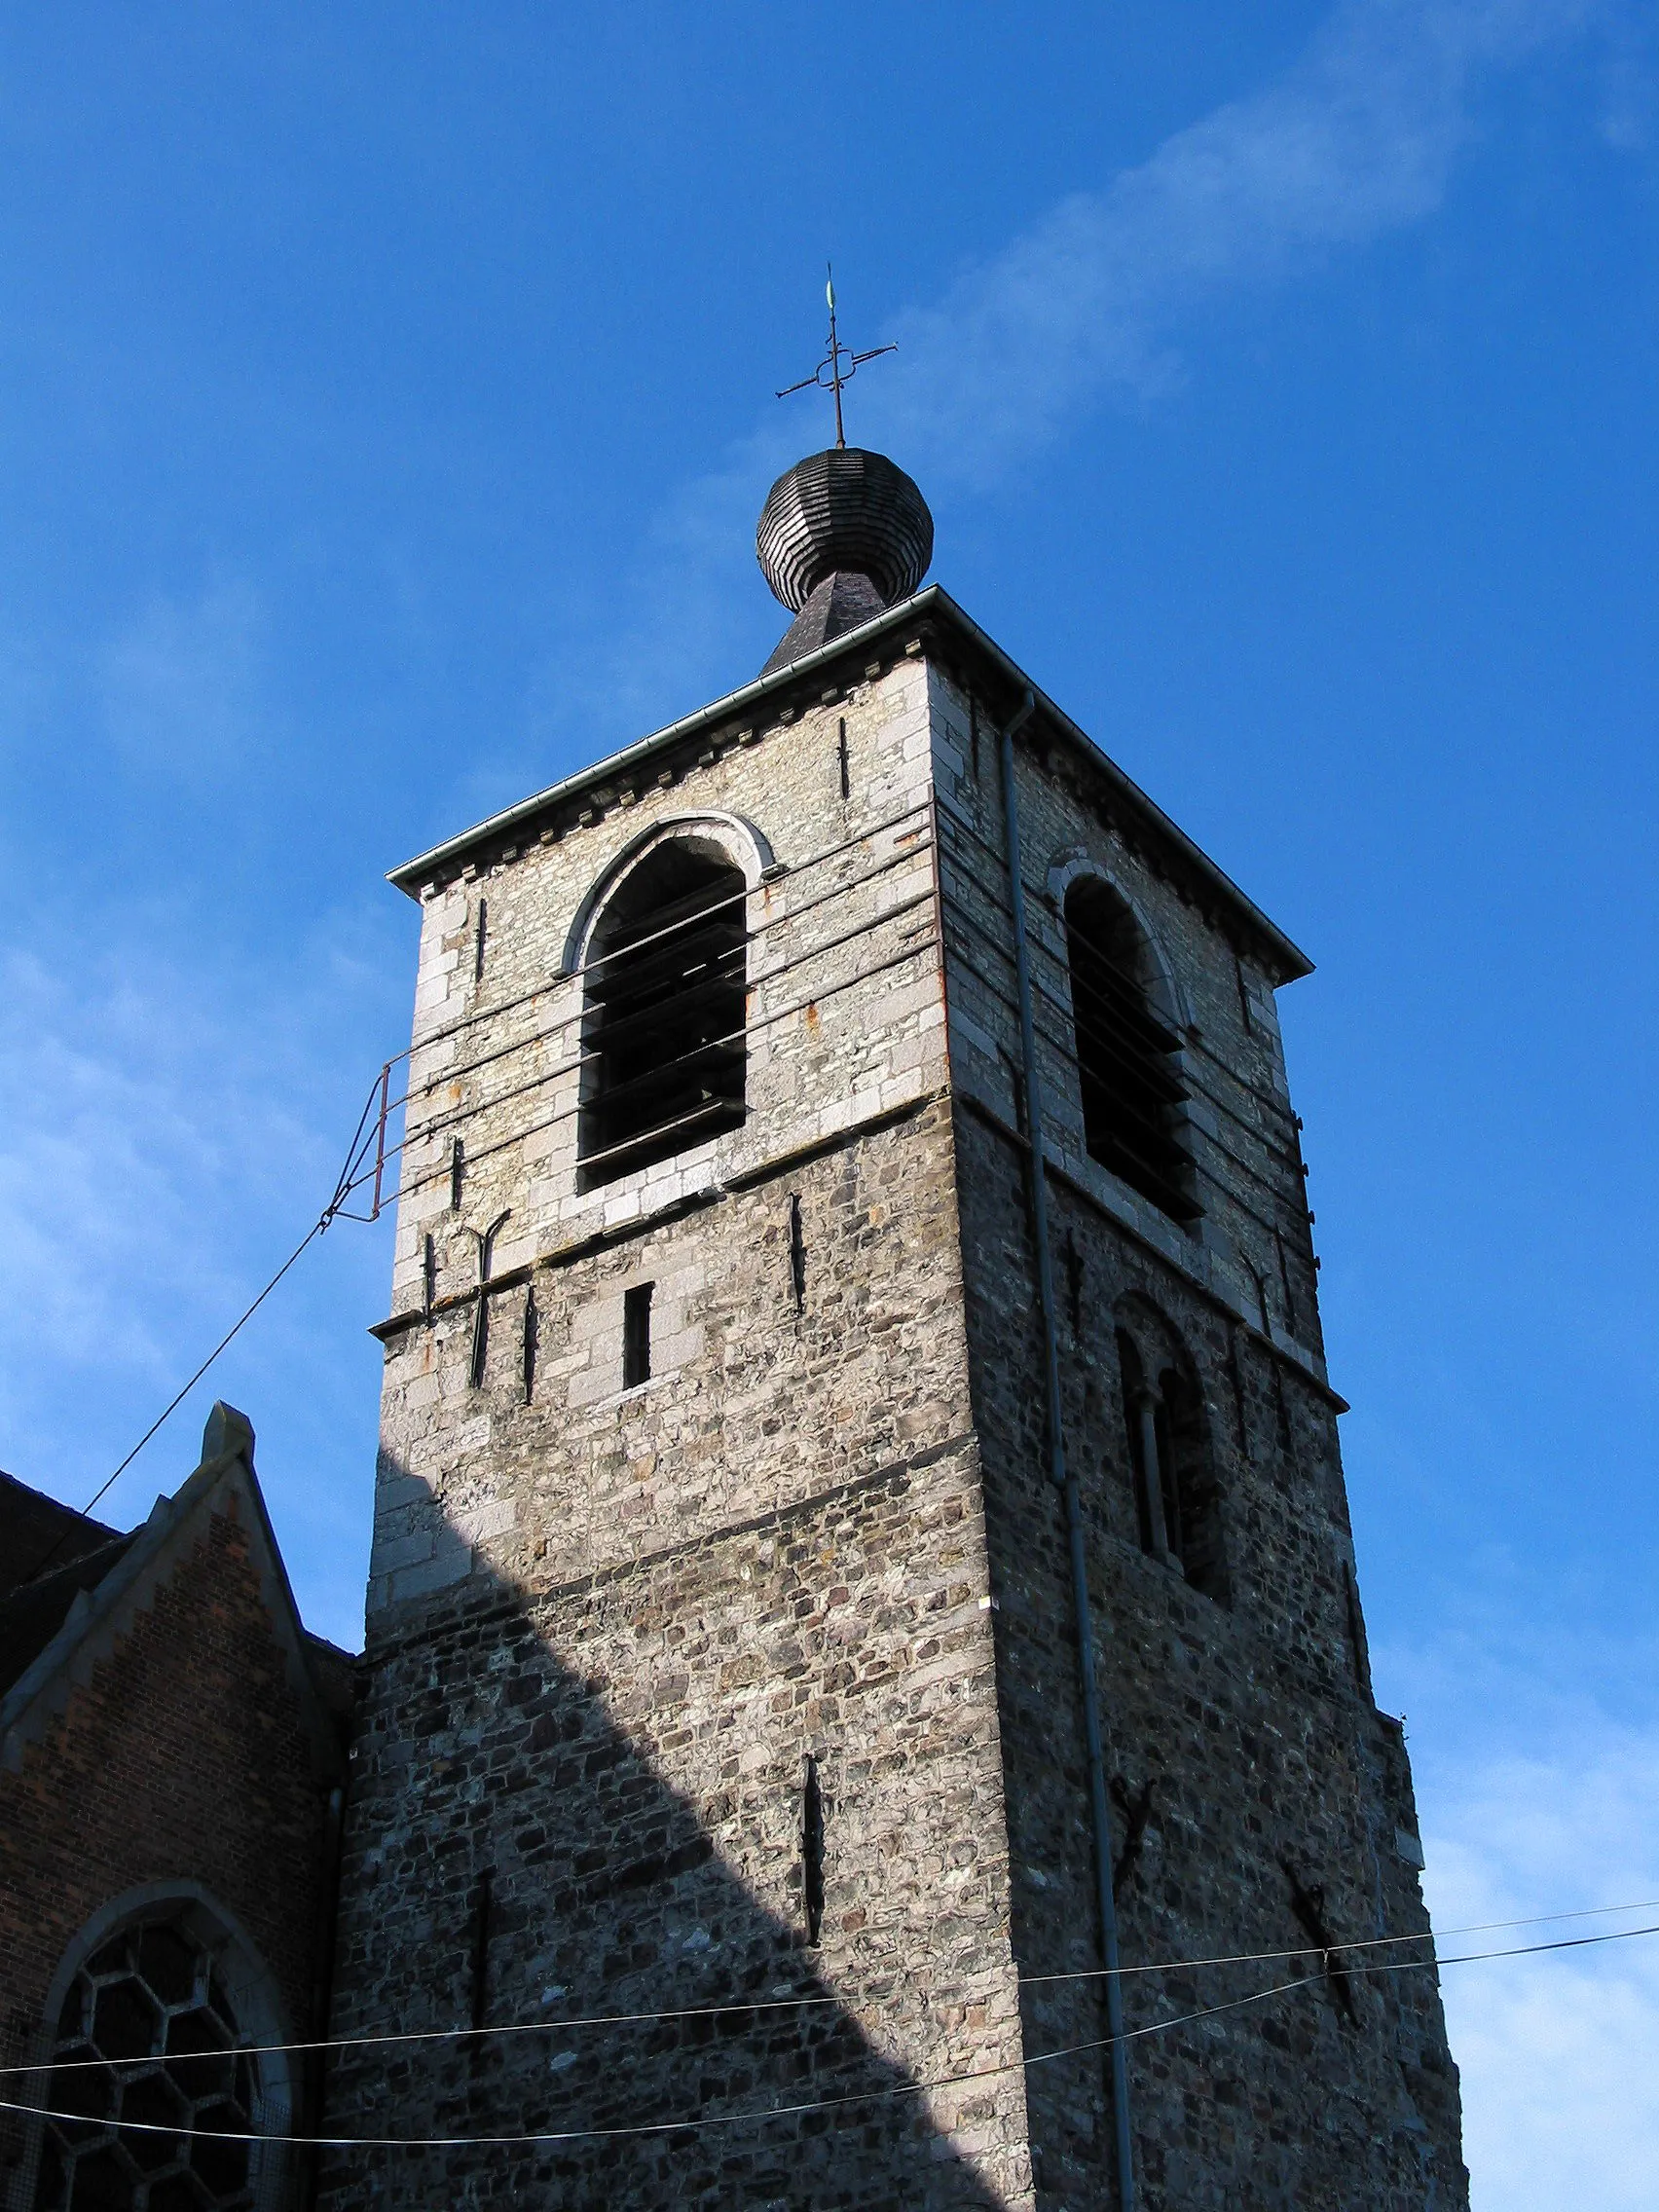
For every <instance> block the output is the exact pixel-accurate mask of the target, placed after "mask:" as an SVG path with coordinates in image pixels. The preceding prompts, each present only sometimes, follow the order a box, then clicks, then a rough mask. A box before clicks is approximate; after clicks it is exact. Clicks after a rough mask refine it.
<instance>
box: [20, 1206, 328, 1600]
mask: <svg viewBox="0 0 1659 2212" xmlns="http://www.w3.org/2000/svg"><path fill="white" fill-rule="evenodd" d="M332 1219H333V1212H332V1210H330V1211H327V1212H324V1213H323V1214H322V1215H321V1216H319V1218H318V1219H317V1220H315V1221H313V1224H312V1226H311V1227H310V1229H308V1230H307V1231H306V1233H305V1235H303V1236H302V1237H301V1238H300V1241H299V1242H298V1243H297V1244H296V1245H295V1246H294V1249H293V1250H292V1251H291V1252H290V1253H289V1254H288V1257H287V1258H286V1259H285V1260H284V1261H283V1262H282V1265H281V1266H280V1267H279V1268H278V1269H277V1270H276V1273H275V1274H274V1275H273V1276H272V1277H271V1280H270V1281H269V1282H268V1283H267V1284H266V1286H265V1288H264V1289H263V1290H262V1291H261V1292H260V1294H259V1296H258V1297H257V1298H256V1299H255V1300H254V1301H253V1303H252V1304H251V1305H250V1306H248V1307H247V1308H245V1309H244V1310H243V1311H242V1312H241V1313H240V1315H239V1316H238V1318H237V1319H236V1320H235V1321H234V1322H233V1323H232V1324H231V1326H230V1328H228V1329H227V1330H226V1331H225V1333H224V1335H223V1336H222V1337H221V1338H220V1339H219V1341H218V1343H217V1344H216V1345H215V1346H213V1348H212V1350H211V1351H210V1352H209V1353H208V1354H207V1357H206V1358H205V1359H204V1360H203V1362H202V1365H201V1366H200V1367H199V1368H198V1369H197V1370H196V1373H195V1374H194V1375H193V1376H192V1377H191V1378H190V1381H189V1382H188V1383H185V1384H184V1385H183V1387H182V1388H181V1389H179V1390H178V1391H176V1392H175V1393H174V1395H173V1396H172V1397H171V1398H170V1399H169V1400H168V1402H167V1403H166V1406H164V1407H163V1409H162V1411H161V1412H160V1413H159V1414H158V1415H157V1416H156V1418H155V1419H154V1420H153V1421H152V1422H151V1423H150V1425H149V1427H148V1428H147V1429H146V1430H145V1431H144V1433H143V1435H142V1436H141V1437H140V1438H139V1439H138V1441H137V1443H136V1444H135V1445H133V1447H132V1449H131V1451H130V1452H129V1453H128V1455H127V1456H126V1458H125V1459H123V1460H122V1462H121V1464H120V1466H119V1467H117V1468H116V1470H115V1473H114V1474H113V1475H109V1476H107V1477H106V1478H105V1480H104V1481H103V1482H102V1483H101V1484H100V1485H99V1486H98V1488H97V1489H96V1490H95V1491H94V1492H93V1493H92V1496H91V1497H90V1498H89V1499H88V1500H87V1502H86V1504H85V1505H83V1506H81V1507H80V1508H79V1510H78V1511H77V1513H76V1515H75V1518H74V1520H72V1521H68V1522H66V1523H65V1524H64V1526H63V1527H62V1528H61V1529H60V1530H58V1532H57V1535H56V1537H55V1540H54V1542H53V1544H52V1546H51V1548H50V1549H49V1550H48V1551H46V1552H44V1553H43V1554H42V1555H41V1558H40V1560H39V1562H38V1564H37V1565H36V1566H35V1567H34V1568H33V1569H32V1571H31V1572H30V1573H29V1574H28V1575H27V1576H26V1577H25V1578H24V1579H25V1580H27V1581H30V1582H33V1581H36V1580H38V1579H39V1577H40V1576H41V1575H42V1574H43V1573H44V1572H45V1570H46V1568H47V1567H50V1566H51V1564H52V1562H53V1561H54V1560H55V1558H56V1557H57V1554H58V1553H59V1552H60V1551H61V1550H62V1549H63V1546H64V1545H65V1544H66V1543H67V1542H68V1540H69V1531H70V1530H71V1529H72V1528H73V1527H74V1526H75V1522H76V1521H89V1520H91V1518H92V1508H93V1507H94V1506H95V1505H96V1504H98V1502H99V1501H100V1500H101V1499H102V1498H103V1497H105V1496H106V1495H107V1494H108V1493H109V1492H110V1491H111V1490H113V1489H114V1487H115V1485H116V1483H117V1482H118V1481H119V1480H120V1479H121V1477H122V1476H123V1475H124V1474H125V1473H126V1472H127V1470H128V1468H129V1467H130V1466H131V1464H132V1462H133V1460H134V1459H136V1458H137V1456H138V1455H139V1453H140V1452H142V1451H143V1449H144V1447H145V1445H146V1444H148V1443H149V1441H150V1439H151V1437H152V1436H154V1435H155V1433H156V1431H157V1430H158V1429H159V1428H160V1427H161V1426H162V1425H163V1423H164V1422H165V1421H166V1420H167V1419H170V1418H171V1416H172V1415H173V1414H175V1413H176V1412H177V1411H178V1409H179V1407H180V1406H181V1405H183V1403H184V1401H185V1399H186V1398H188V1397H189V1395H190V1393H191V1391H192V1390H194V1389H195V1387H196V1385H197V1383H200V1382H201V1380H202V1378H203V1376H204V1375H205V1374H206V1372H207V1370H208V1369H209V1368H210V1367H211V1366H212V1364H213V1362H214V1361H215V1360H216V1359H217V1358H218V1356H219V1354H220V1353H221V1352H222V1351H223V1350H224V1349H225V1348H226V1346H228V1345H230V1344H231V1343H232V1342H233V1341H234V1340H235V1339H236V1338H237V1337H238V1336H240V1334H241V1331H242V1330H243V1329H244V1328H245V1327H246V1325H247V1323H248V1322H249V1321H251V1320H252V1319H253V1316H254V1315H255V1314H256V1313H257V1312H258V1311H259V1309H260V1308H261V1307H262V1306H263V1305H264V1304H265V1301H266V1300H267V1299H268V1298H269V1297H270V1296H271V1293H272V1292H273V1291H274V1290H275V1289H276V1285H277V1284H278V1283H279V1282H280V1281H281V1280H282V1277H283V1276H284V1275H285V1274H286V1273H287V1272H288V1270H289V1269H290V1268H291V1267H292V1266H293V1265H294V1263H295V1261H296V1260H298V1259H299V1257H300V1255H301V1253H302V1252H304V1251H305V1249H306V1247H307V1246H308V1245H309V1244H310V1243H311V1242H312V1240H313V1237H317V1236H320V1235H322V1233H323V1231H324V1230H325V1229H326V1228H327V1227H328V1224H329V1222H330V1221H331V1220H332Z"/></svg>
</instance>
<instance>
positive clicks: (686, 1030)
mask: <svg viewBox="0 0 1659 2212" xmlns="http://www.w3.org/2000/svg"><path fill="white" fill-rule="evenodd" d="M745 900H746V886H745V883H744V878H743V873H742V870H741V869H739V868H736V867H734V866H732V865H731V864H730V862H728V861H726V860H724V859H722V858H719V857H717V856H715V855H713V854H711V853H709V852H708V851H707V850H705V849H703V848H701V847H698V846H695V845H693V844H691V843H690V842H689V841H688V840H685V839H681V838H675V839H671V840H670V842H669V843H667V844H665V845H659V846H658V847H657V849H656V851H655V852H653V853H651V854H650V855H649V856H648V857H647V858H646V859H645V860H644V861H642V862H641V863H640V865H639V866H638V867H636V868H635V869H634V870H633V872H632V873H631V874H630V875H628V876H627V877H626V878H625V880H624V881H623V883H622V885H621V887H620V889H619V890H618V891H617V893H616V895H615V896H614V898H613V899H612V900H611V902H610V903H609V905H608V907H607V908H606V911H605V914H604V916H603V918H602V920H601V922H600V925H599V927H598V928H597V929H596V930H595V931H594V934H593V937H592V940H590V944H589V949H588V954H587V960H586V974H587V992H586V1003H585V1006H584V1011H583V1022H582V1053H583V1060H584V1063H585V1064H584V1097H583V1102H582V1112H581V1125H580V1157H581V1163H582V1164H581V1172H582V1179H583V1183H584V1186H585V1187H586V1188H588V1189H592V1188H593V1187H594V1186H595V1185H597V1184H600V1183H609V1182H613V1181H614V1180H615V1179H616V1177H617V1176H619V1175H626V1174H628V1173H629V1172H630V1171H631V1170H632V1169H635V1168H639V1167H648V1166H650V1165H651V1164H652V1163H653V1162H654V1161H659V1160H671V1159H672V1158H673V1157H674V1155H675V1154H676V1153H679V1152H683V1151H685V1150H686V1149H687V1147H688V1146H691V1145H694V1144H700V1143H702V1142H703V1141H704V1139H705V1138H708V1137H712V1136H717V1135H719V1133H720V1132H721V1131H722V1130H725V1129H734V1128H738V1127H740V1126H741V1124H742V1123H743V1118H744V1113H745V1104H746V1101H745V1080H746V1075H747V1066H748V1055H747V1049H746V1042H745V1035H744V1030H745V1019H746V1016H745V1004H746V998H747V981H748V978H747V972H746V960H747V950H748V930H747V925H746V922H745V917H744V905H745Z"/></svg>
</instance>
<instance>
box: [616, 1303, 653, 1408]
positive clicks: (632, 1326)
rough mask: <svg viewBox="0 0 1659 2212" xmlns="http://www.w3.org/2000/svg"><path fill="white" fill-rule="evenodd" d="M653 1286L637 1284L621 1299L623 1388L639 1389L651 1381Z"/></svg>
mask: <svg viewBox="0 0 1659 2212" xmlns="http://www.w3.org/2000/svg"><path fill="white" fill-rule="evenodd" d="M655 1287H656V1286H655V1284H654V1283H648V1282H637V1283H636V1284H635V1285H634V1287H633V1289H632V1290H629V1291H625V1292H624V1293H623V1298H622V1387H623V1389H624V1390H635V1389H638V1388H639V1386H640V1384H641V1383H648V1382H649V1381H650V1379H651V1292H652V1291H653V1290H654V1289H655Z"/></svg>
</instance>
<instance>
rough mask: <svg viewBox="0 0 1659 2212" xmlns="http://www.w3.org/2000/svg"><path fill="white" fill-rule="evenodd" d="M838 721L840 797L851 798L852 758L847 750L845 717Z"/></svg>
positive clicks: (837, 747) (837, 746) (837, 748)
mask: <svg viewBox="0 0 1659 2212" xmlns="http://www.w3.org/2000/svg"><path fill="white" fill-rule="evenodd" d="M839 720H840V725H841V728H840V736H839V738H838V740H837V744H836V750H837V752H838V754H839V756H840V761H841V796H842V797H843V798H851V797H852V795H853V762H852V756H851V754H850V753H849V752H848V750H847V718H846V716H845V715H842V716H841V717H840V718H839Z"/></svg>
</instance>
